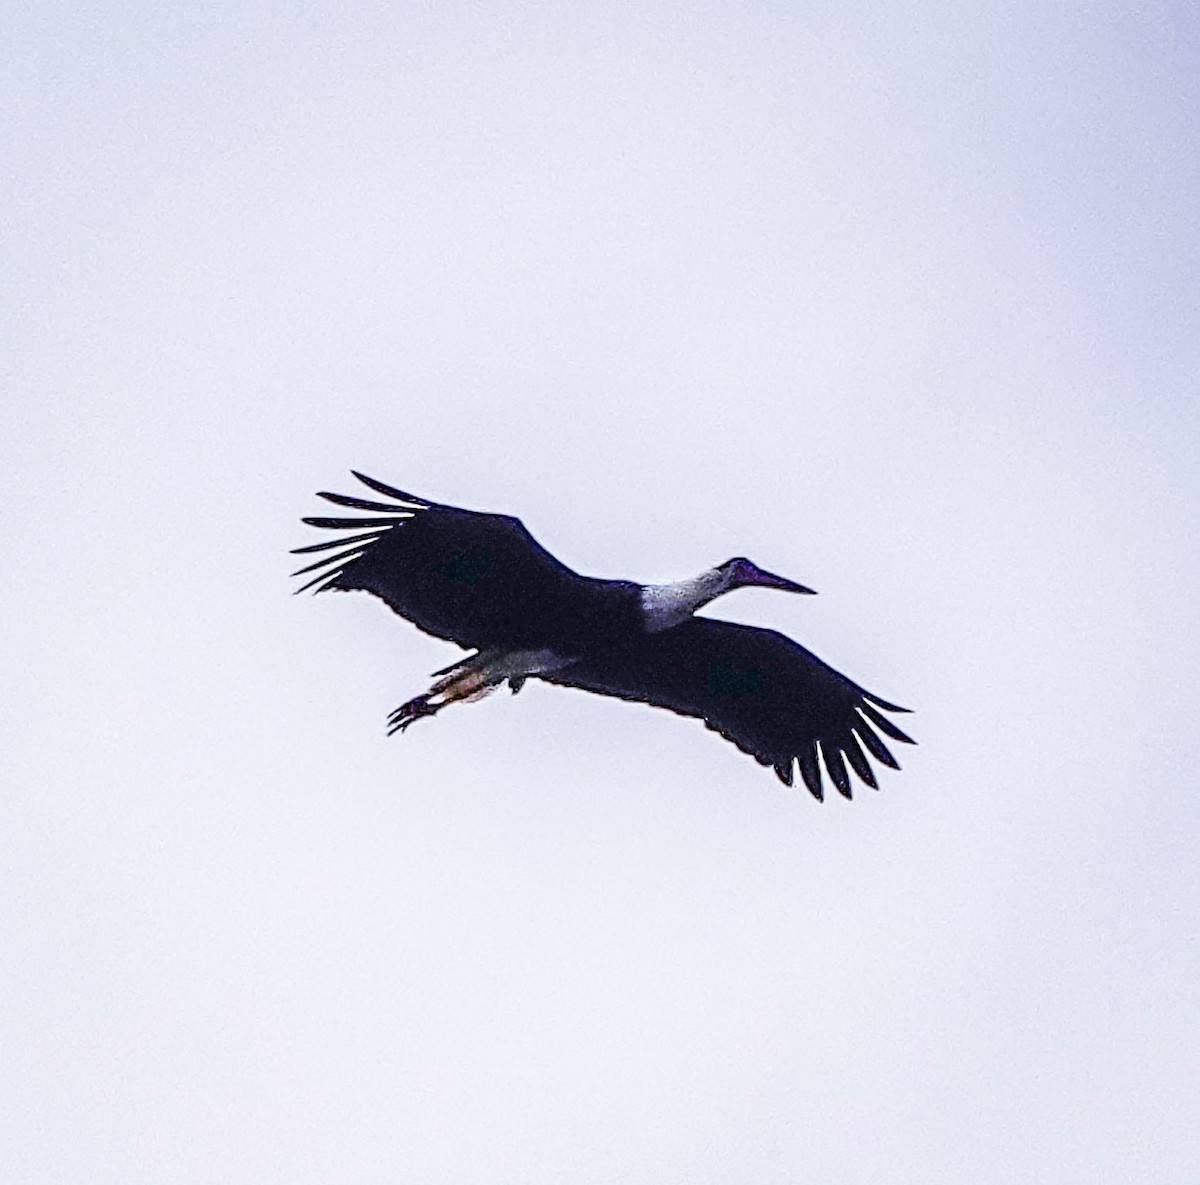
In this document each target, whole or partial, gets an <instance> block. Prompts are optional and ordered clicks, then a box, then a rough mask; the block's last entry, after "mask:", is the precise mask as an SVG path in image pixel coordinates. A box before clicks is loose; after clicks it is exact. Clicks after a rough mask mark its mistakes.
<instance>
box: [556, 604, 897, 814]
mask: <svg viewBox="0 0 1200 1185" xmlns="http://www.w3.org/2000/svg"><path fill="white" fill-rule="evenodd" d="M538 678H541V679H545V680H547V681H548V682H550V683H559V684H562V685H563V686H566V687H581V688H583V689H584V690H586V691H595V692H598V693H599V694H601V695H615V696H619V697H620V698H621V699H629V700H638V701H640V702H642V703H647V704H653V705H655V706H657V707H660V708H669V709H670V710H671V711H672V712H678V713H680V714H681V715H684V716H698V717H700V719H702V720H703V721H704V722H705V724H706V725H707V727H709V728H711V729H714V730H715V731H716V732H719V733H720V734H721V735H722V736H723V737H725V738H727V739H728V740H731V741H732V742H733V743H734V744H735V745H737V746H738V748H739V749H742V750H743V751H745V752H746V753H749V754H750V755H751V756H753V757H755V758H756V759H757V760H758V761H759V762H760V763H761V764H763V765H773V766H774V767H775V772H776V773H777V774H778V775H779V777H780V779H781V780H782V781H783V782H784V783H785V784H786V785H789V786H790V785H791V784H792V779H793V768H794V766H793V763H796V764H798V765H799V766H800V774H801V776H802V777H803V779H804V784H805V785H806V786H807V787H808V788H809V790H811V791H812V793H813V794H814V795H815V796H816V797H817V798H822V797H823V794H824V791H823V788H822V785H821V770H820V766H819V765H818V762H817V750H818V746H819V747H820V752H821V756H822V757H823V758H824V762H825V768H826V770H828V772H829V777H830V778H831V779H832V781H833V784H834V785H835V786H836V787H837V789H838V790H839V791H840V792H841V793H842V794H843V795H845V796H846V797H847V798H849V797H850V793H851V791H850V778H849V775H848V773H847V770H846V762H847V761H848V762H849V763H850V766H851V767H852V768H853V770H854V772H855V773H856V774H858V776H859V777H860V778H861V779H862V780H863V781H864V782H866V784H867V785H868V786H872V787H876V786H877V783H876V780H875V775H874V772H873V771H872V769H871V766H870V764H869V762H868V761H867V757H866V754H865V753H864V752H863V750H864V749H865V750H866V751H867V752H869V753H870V754H871V755H872V756H873V757H874V758H875V759H876V760H877V761H880V762H882V763H883V764H884V765H889V766H891V767H892V768H893V769H898V768H899V766H898V764H897V762H896V759H895V758H894V757H893V756H892V754H891V753H890V751H889V750H888V748H887V746H886V745H885V744H884V742H883V740H882V739H881V738H880V736H879V733H883V734H885V735H886V736H889V737H891V738H892V739H893V740H897V741H904V742H907V743H909V744H912V743H913V741H912V739H911V738H910V737H908V736H906V735H905V734H904V733H903V732H901V731H900V729H898V728H897V727H896V726H895V725H894V724H893V723H892V722H891V721H890V720H889V719H888V718H887V717H886V716H884V715H883V713H882V712H881V711H880V709H881V708H882V709H886V710H887V711H889V712H904V711H907V710H908V709H906V708H900V707H897V706H896V705H895V704H889V703H887V702H886V701H884V700H881V699H879V698H878V697H877V696H874V695H871V694H870V692H867V691H865V690H863V688H861V687H859V686H858V685H857V684H856V683H852V682H851V681H850V680H849V679H847V678H846V677H845V676H844V675H840V674H838V672H837V671H835V670H834V669H833V668H832V667H830V666H827V665H826V664H825V663H823V662H822V661H821V660H820V659H819V658H817V656H816V655H815V654H811V653H809V651H807V650H805V649H804V647H803V646H800V645H798V644H797V643H795V642H793V641H792V640H791V638H787V637H785V636H784V635H783V634H780V633H776V632H775V631H774V630H766V629H758V628H756V627H754V626H749V625H737V624H735V623H733V622H729V621H717V620H714V619H712V618H704V617H693V618H691V619H689V620H688V621H686V622H684V623H683V624H682V625H678V626H676V627H675V628H673V629H669V630H664V631H663V632H662V633H658V634H651V635H649V636H647V637H645V638H643V639H641V640H640V641H639V642H638V643H637V644H636V645H635V644H630V645H626V646H623V647H620V648H616V649H611V650H606V651H604V652H601V653H597V654H593V655H589V656H587V657H585V658H583V659H582V660H580V661H579V662H577V663H574V664H572V665H571V666H569V667H564V668H562V669H561V670H557V671H554V672H553V673H547V674H543V675H539V676H538Z"/></svg>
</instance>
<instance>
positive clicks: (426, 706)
mask: <svg viewBox="0 0 1200 1185" xmlns="http://www.w3.org/2000/svg"><path fill="white" fill-rule="evenodd" d="M429 700H430V697H429V696H427V695H418V696H417V697H416V699H410V700H409V701H408V703H406V704H401V705H400V707H398V708H397V709H396V710H395V711H394V712H393V713H392V714H391V715H390V716H388V732H387V734H388V736H392V735H393V734H394V733H397V732H403V731H404V730H405V729H406V728H407V727H408V726H409V725H410V724H411V723H412V722H413V721H414V720H420V719H421V717H422V716H434V715H436V714H437V710H438V708H440V707H441V706H442V705H441V704H433V703H430V702H429Z"/></svg>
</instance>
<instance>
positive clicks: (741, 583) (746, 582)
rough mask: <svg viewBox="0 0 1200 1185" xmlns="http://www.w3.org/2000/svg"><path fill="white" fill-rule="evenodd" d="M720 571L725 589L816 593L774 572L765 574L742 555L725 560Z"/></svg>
mask: <svg viewBox="0 0 1200 1185" xmlns="http://www.w3.org/2000/svg"><path fill="white" fill-rule="evenodd" d="M720 571H721V572H722V574H723V575H724V576H725V578H726V580H727V581H728V584H727V585H726V587H727V588H729V589H733V588H779V589H782V590H783V591H784V592H794V593H812V594H814V595H815V594H816V591H817V590H816V589H815V588H806V587H805V586H804V585H803V584H797V583H796V582H795V581H794V580H788V579H787V578H786V577H784V576H776V575H775V573H774V572H765V571H763V569H762V568H760V567H759V566H758V565H757V564H756V563H755V562H754V561H753V560H748V559H746V557H745V556H744V555H739V556H735V557H734V558H733V559H731V560H726V561H725V562H724V563H723V564H722V565H721V567H720Z"/></svg>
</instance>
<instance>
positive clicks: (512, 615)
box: [293, 470, 914, 799]
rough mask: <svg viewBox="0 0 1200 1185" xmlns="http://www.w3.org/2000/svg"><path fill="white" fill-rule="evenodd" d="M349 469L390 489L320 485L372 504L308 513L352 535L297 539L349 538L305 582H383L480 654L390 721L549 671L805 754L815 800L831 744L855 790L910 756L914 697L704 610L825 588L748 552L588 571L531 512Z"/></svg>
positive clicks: (316, 547)
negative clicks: (332, 514) (731, 599)
mask: <svg viewBox="0 0 1200 1185" xmlns="http://www.w3.org/2000/svg"><path fill="white" fill-rule="evenodd" d="M351 472H352V473H354V476H355V477H356V478H358V480H359V481H360V482H362V483H363V485H365V486H367V487H368V488H369V489H371V490H373V491H374V492H375V493H377V494H381V495H383V496H384V497H385V498H388V499H390V500H391V501H389V502H378V501H368V500H367V499H365V498H356V497H351V496H350V495H347V494H331V493H328V492H325V491H322V492H321V493H320V494H319V495H318V496H319V497H321V498H324V499H325V500H326V501H328V502H333V503H335V504H336V505H338V506H345V507H349V508H350V509H353V510H359V511H364V512H366V514H367V515H368V516H370V517H353V518H306V519H304V520H303V521H304V522H305V523H308V524H309V525H310V526H314V527H323V528H326V529H329V530H334V531H351V532H354V533H353V534H351V535H349V536H348V537H346V536H340V537H339V538H337V539H334V540H333V541H332V542H321V543H313V544H310V545H309V546H307V547H297V548H295V549H293V554H301V553H306V552H319V551H330V550H331V549H335V548H343V550H337V551H335V552H334V554H332V555H327V556H324V557H322V558H321V559H319V560H317V561H316V562H315V563H312V564H309V565H307V566H306V567H303V568H301V569H300V570H299V571H297V572H294V573H293V575H294V576H300V575H304V574H307V573H309V572H317V575H316V576H314V577H313V578H312V579H311V580H309V581H308V582H307V583H306V584H304V585H302V586H301V587H300V588H298V589H297V590H296V591H297V592H303V591H304V590H305V589H307V588H312V587H314V586H316V591H317V592H323V591H324V590H326V589H362V590H365V591H366V592H369V593H374V594H375V595H376V596H377V597H379V598H381V599H382V600H383V601H384V602H386V604H387V605H388V606H389V607H390V608H391V609H392V610H393V611H395V612H396V613H398V614H399V615H400V616H401V617H403V618H405V619H406V620H408V621H411V622H412V623H413V624H414V625H415V626H417V627H418V628H419V629H422V630H424V631H425V632H426V633H429V634H432V635H434V637H437V638H444V639H445V640H446V641H448V642H454V643H456V644H457V645H459V646H461V647H464V648H466V649H470V650H473V651H474V652H475V653H473V654H471V655H468V656H467V657H466V658H464V659H460V660H459V661H458V662H455V663H452V664H451V665H450V666H448V667H444V668H443V669H442V670H440V671H435V672H434V674H435V675H436V676H440V678H438V679H437V681H436V682H435V683H434V684H433V686H432V687H431V688H430V689H429V691H428V692H426V693H425V694H424V695H419V696H416V697H415V698H414V699H410V700H409V701H408V702H407V703H405V704H402V705H401V706H400V707H399V708H397V709H396V710H395V711H394V712H393V713H392V714H391V715H390V716H389V717H388V724H389V728H388V734H389V735H391V734H392V733H395V732H397V731H403V730H404V729H406V728H408V726H409V725H411V724H412V723H413V722H414V721H416V720H420V719H422V718H424V717H426V716H433V715H435V714H436V713H438V712H440V711H441V710H442V709H443V708H445V707H447V706H448V705H449V704H452V703H459V702H464V703H465V702H470V701H472V700H476V699H480V698H482V697H483V696H485V695H487V694H488V693H490V692H492V691H494V690H495V689H496V688H497V687H499V686H500V685H501V684H503V683H506V682H507V684H508V685H509V687H510V689H511V690H512V691H513V693H514V694H515V693H516V692H518V691H519V690H520V689H521V686H522V684H523V683H524V682H525V681H526V680H527V679H530V678H535V679H543V680H545V681H546V682H548V683H557V684H560V685H561V686H564V687H579V688H582V689H583V690H585V691H594V692H597V693H598V694H600V695H611V696H617V697H619V698H620V699H626V700H636V701H638V702H639V703H645V704H652V705H654V706H656V707H660V708H669V709H670V710H671V711H673V712H677V713H679V714H680V715H683V716H696V717H699V718H700V719H701V720H703V721H704V723H705V725H706V726H707V727H708V728H710V729H713V730H714V731H716V732H718V733H720V734H721V736H723V737H725V738H726V739H728V740H730V741H732V742H733V743H734V744H735V745H737V746H738V748H740V749H742V750H743V751H744V752H746V753H749V754H750V755H751V756H752V757H754V758H755V759H756V760H757V761H758V762H759V763H760V764H762V765H769V766H773V767H774V770H775V772H776V774H777V775H778V776H779V778H780V780H781V781H782V782H783V783H784V784H785V785H788V786H790V785H792V783H793V777H794V770H795V768H796V767H797V766H798V767H799V770H800V776H801V777H802V778H803V780H804V784H805V785H806V786H807V787H808V789H809V790H810V791H811V792H812V794H813V795H814V796H815V797H816V798H817V799H822V798H823V797H824V790H823V786H822V781H821V768H820V765H819V763H818V750H819V752H820V756H821V758H822V759H823V761H824V765H825V769H826V771H827V773H828V775H829V778H830V780H831V781H832V782H833V784H834V786H835V787H836V788H837V789H838V790H839V791H840V792H841V793H842V794H843V795H844V796H845V797H846V798H849V797H850V796H851V784H850V776H849V773H848V772H847V769H846V763H847V762H849V764H850V767H851V768H852V769H853V770H854V772H855V773H856V774H857V775H858V777H859V778H861V779H862V781H863V782H865V783H866V784H867V785H868V786H871V787H875V788H878V783H877V781H876V778H875V773H874V771H873V770H872V768H871V765H870V763H869V761H868V760H867V753H870V755H871V756H872V757H874V758H875V760H876V761H878V762H881V763H882V764H883V765H887V766H891V767H892V768H893V769H899V765H898V764H897V762H896V759H895V758H894V757H893V756H892V754H891V752H890V750H889V749H888V747H887V745H886V744H885V743H884V741H883V739H882V737H881V736H880V734H881V733H882V734H883V736H887V737H889V738H891V739H892V740H894V741H902V742H904V743H906V744H913V743H914V742H913V741H912V738H911V737H909V736H907V735H905V733H903V732H902V731H901V730H900V729H899V728H898V727H897V726H896V725H895V724H894V723H893V722H892V721H891V720H890V719H888V717H887V716H885V715H884V712H907V711H908V709H907V708H901V707H898V706H897V705H896V704H890V703H888V702H887V701H886V700H882V699H880V698H879V697H878V696H876V695H873V694H872V693H871V692H869V691H866V690H865V689H863V688H862V687H859V686H858V684H856V683H853V682H851V681H850V680H849V679H847V678H846V676H845V675H842V674H839V673H838V672H837V671H835V670H834V669H833V668H832V667H830V666H827V665H826V664H825V663H823V662H822V661H821V660H820V659H819V658H817V657H816V655H814V654H811V653H810V652H809V651H807V650H805V649H804V647H803V646H800V645H798V644H797V643H796V642H793V641H792V640H791V638H788V637H785V636H784V635H783V634H780V633H777V632H776V631H774V630H768V629H759V628H757V627H755V626H749V625H738V624H735V623H734V622H731V621H719V620H716V619H713V618H705V617H695V616H693V614H694V613H695V612H696V610H697V609H699V608H700V607H701V606H702V605H706V604H707V603H708V602H709V601H711V600H713V599H714V598H715V597H719V596H721V595H722V594H723V593H726V592H729V591H730V590H732V589H735V588H749V587H758V588H777V589H782V590H783V591H785V592H793V593H811V592H812V591H813V590H812V589H811V588H806V587H805V586H804V585H802V584H797V583H796V582H795V581H793V580H787V579H785V578H784V577H782V576H776V575H774V574H773V573H771V572H766V571H764V570H763V569H762V568H760V567H758V565H757V564H754V563H752V562H751V561H750V560H748V559H746V558H745V557H744V556H737V557H735V558H734V559H730V560H726V561H725V562H724V563H723V564H719V565H718V566H717V567H715V568H710V569H708V570H707V571H705V572H701V573H700V575H699V576H695V577H693V578H691V579H690V580H680V581H676V582H674V583H670V584H636V583H634V582H633V581H631V580H599V579H596V578H594V577H591V576H581V575H579V573H578V572H574V571H572V570H571V569H570V568H568V567H567V566H566V565H565V564H563V563H561V562H560V561H559V560H557V559H556V558H555V557H554V556H552V555H551V554H550V553H549V552H548V551H547V550H546V549H545V548H544V547H542V546H541V545H540V544H539V543H538V542H537V540H536V539H534V537H533V536H532V535H531V534H530V533H529V532H528V531H527V530H526V529H525V526H524V525H523V524H522V523H521V521H520V519H517V518H513V517H512V516H510V515H505V514H483V513H479V512H477V511H473V510H461V509H459V508H458V507H455V506H443V505H442V504H440V503H438V502H430V501H429V500H427V499H425V498H418V497H415V496H414V495H412V494H406V493H404V491H403V490H397V489H395V488H393V487H392V486H389V485H385V484H384V483H383V482H381V481H376V480H375V479H374V478H371V477H366V476H364V475H363V474H361V473H357V472H355V471H353V470H351ZM864 750H865V751H864Z"/></svg>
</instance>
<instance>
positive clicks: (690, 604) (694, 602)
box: [642, 568, 732, 634]
mask: <svg viewBox="0 0 1200 1185" xmlns="http://www.w3.org/2000/svg"><path fill="white" fill-rule="evenodd" d="M731 579H732V575H731V573H729V572H722V571H721V569H720V568H710V569H709V570H708V571H707V572H701V573H700V575H699V576H693V577H692V578H691V579H690V580H675V581H672V582H671V583H670V584H643V585H642V620H643V622H644V624H645V627H646V632H647V633H649V634H657V633H659V632H661V631H662V630H669V629H670V628H671V627H672V626H675V625H679V624H680V623H681V622H684V621H687V619H688V618H689V617H691V615H692V614H693V613H695V612H696V610H697V609H699V608H700V606H701V605H707V604H708V602H709V601H711V600H712V599H713V597H719V596H720V595H721V593H723V592H725V591H726V590H727V589H728V588H729V582H730V580H731Z"/></svg>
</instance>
